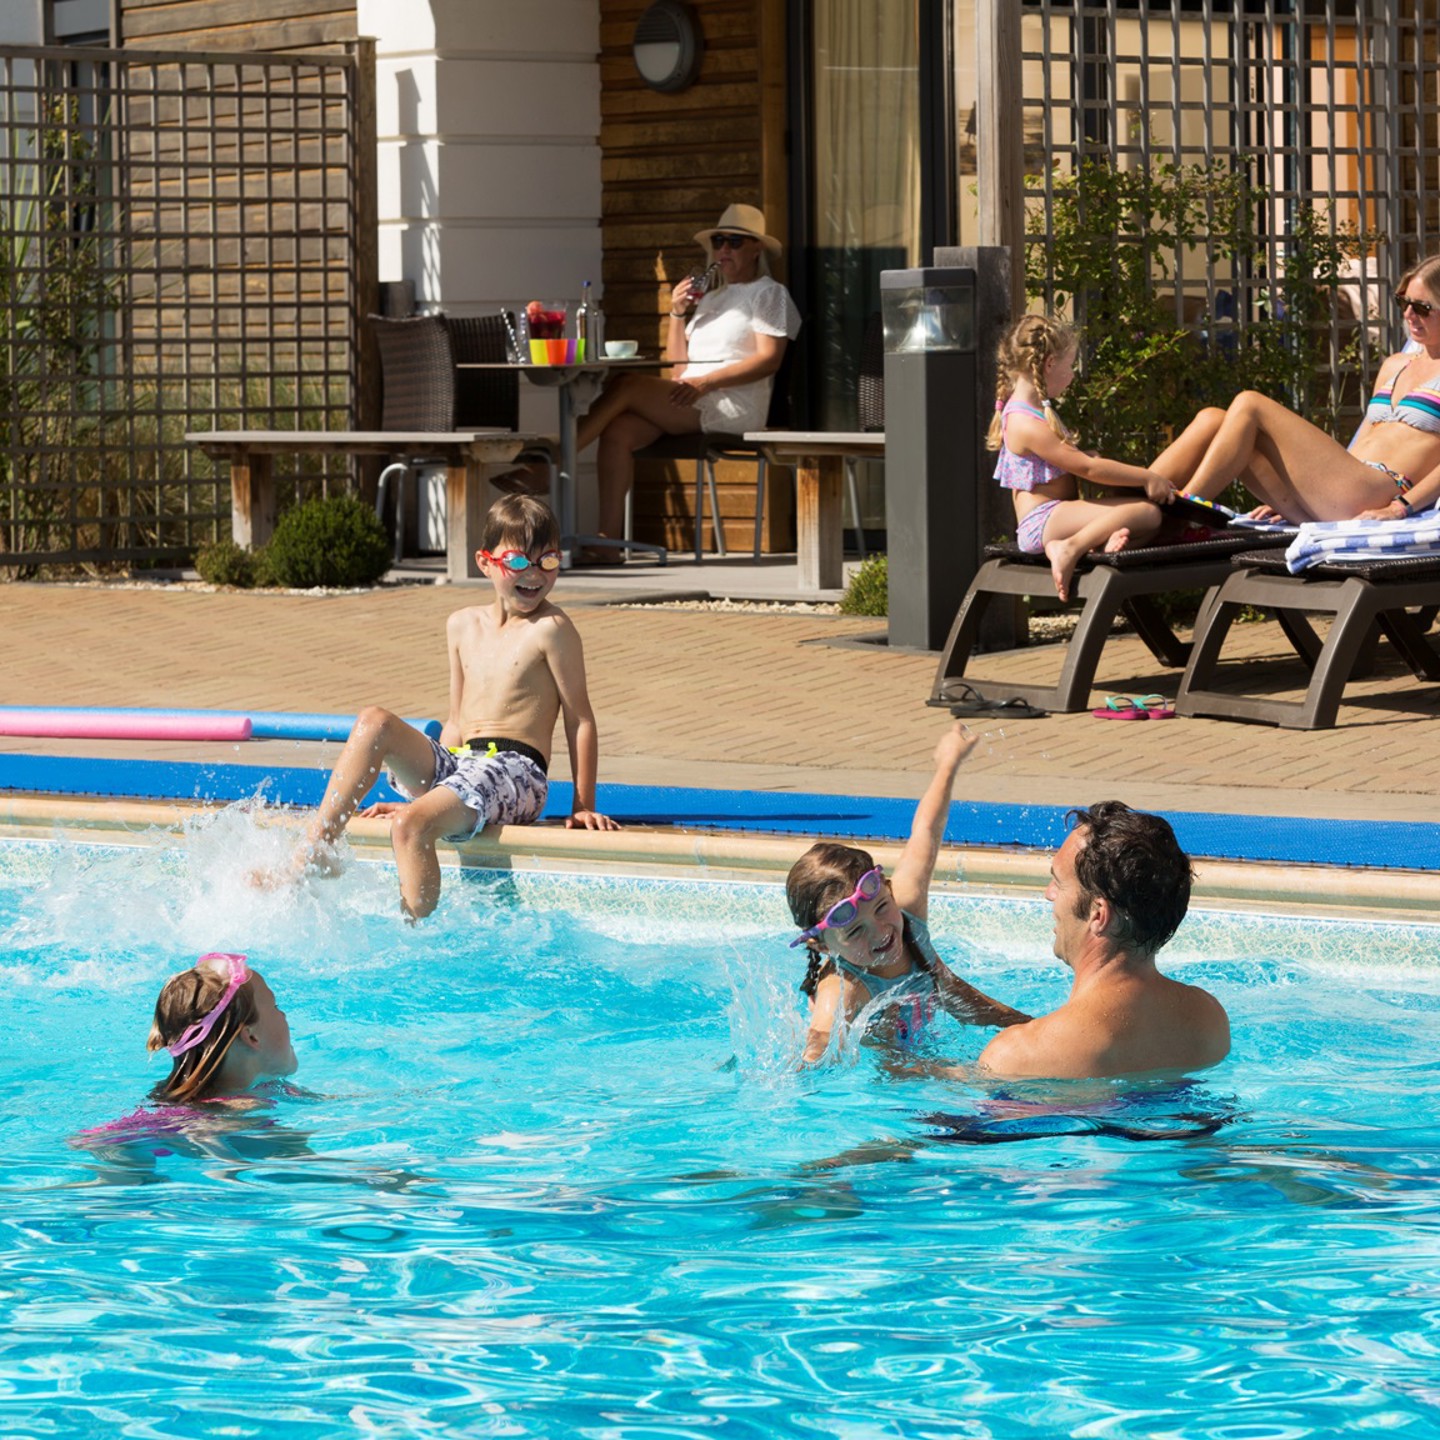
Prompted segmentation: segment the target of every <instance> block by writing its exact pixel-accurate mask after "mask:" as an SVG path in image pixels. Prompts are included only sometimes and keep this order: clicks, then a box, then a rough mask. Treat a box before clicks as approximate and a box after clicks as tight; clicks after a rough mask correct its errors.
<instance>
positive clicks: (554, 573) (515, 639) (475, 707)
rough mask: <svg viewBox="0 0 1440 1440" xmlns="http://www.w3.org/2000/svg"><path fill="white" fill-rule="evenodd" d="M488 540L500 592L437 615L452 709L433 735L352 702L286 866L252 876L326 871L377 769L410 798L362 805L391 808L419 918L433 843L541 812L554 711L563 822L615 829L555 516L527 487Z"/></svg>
mask: <svg viewBox="0 0 1440 1440" xmlns="http://www.w3.org/2000/svg"><path fill="white" fill-rule="evenodd" d="M483 539H484V549H482V550H480V551H478V552H477V554H476V559H477V561H478V563H479V566H480V573H481V574H482V575H484V576H485V577H486V579H488V580H489V581H490V582H491V584H493V585H494V587H495V598H494V600H493V602H491V603H490V604H488V605H470V606H467V607H466V608H465V609H463V610H457V611H456V612H455V613H454V614H453V615H451V617H450V619H449V621H448V622H447V623H446V627H445V639H446V645H447V648H448V649H449V652H450V713H449V716H448V718H447V719H446V721H445V725H444V728H443V729H442V730H441V732H440V738H439V740H432V739H430V738H429V737H428V736H426V735H423V734H422V733H421V732H420V731H419V730H416V729H415V728H414V727H413V726H411V725H408V724H406V722H405V721H404V720H402V719H401V718H400V717H399V716H398V715H393V714H391V712H390V711H388V710H382V709H381V708H380V707H379V706H371V707H369V708H368V709H366V710H363V711H361V712H360V714H359V715H358V716H357V717H356V721H355V728H354V730H352V731H351V732H350V738H349V739H348V740H347V741H346V742H345V748H344V749H343V750H342V751H341V752H340V759H339V761H338V762H337V763H336V766H335V770H334V772H333V773H332V774H331V776H330V784H329V786H328V787H327V788H326V791H325V798H324V799H323V800H322V801H321V802H320V808H319V810H318V811H316V813H315V817H314V819H313V820H312V821H311V822H310V824H309V826H308V827H307V829H306V832H305V838H304V840H303V841H302V842H301V844H300V846H299V847H298V848H297V850H296V851H295V855H294V858H293V859H292V861H291V864H290V865H289V866H288V867H287V868H286V869H285V870H284V871H281V872H278V873H277V872H272V873H265V874H260V875H257V876H256V877H255V878H256V880H257V882H258V883H260V884H262V885H270V884H274V883H276V882H277V881H281V880H284V879H287V878H298V877H300V876H301V875H303V874H305V873H307V872H312V871H313V872H315V873H319V874H334V873H335V871H336V869H337V864H336V858H335V849H334V847H335V842H336V841H337V840H338V839H339V838H340V836H341V834H342V833H343V831H344V829H345V826H346V824H347V823H348V822H349V820H350V817H351V816H352V815H354V814H355V813H356V810H357V808H358V806H359V804H360V801H361V800H362V799H363V798H364V796H365V795H366V794H367V792H368V791H369V790H370V787H371V786H372V785H373V784H374V783H375V779H376V777H377V776H378V775H379V773H380V771H381V769H382V767H383V768H385V769H387V770H388V771H389V772H390V777H389V778H390V781H391V783H392V784H393V785H394V786H395V788H396V789H397V790H399V791H400V792H401V793H402V794H404V795H408V796H409V797H411V798H410V800H409V801H408V802H406V803H402V804H394V803H381V804H377V805H371V806H369V807H367V808H366V809H365V810H363V811H361V812H360V813H361V814H362V815H364V816H367V817H369V816H376V815H388V816H390V817H391V821H390V839H391V844H392V845H393V846H394V849H395V862H396V864H397V865H398V866H399V869H400V903H401V904H402V905H403V906H404V909H405V913H406V914H407V915H409V916H410V918H411V919H414V920H419V919H423V918H424V917H425V916H426V915H428V914H430V912H431V911H432V910H434V908H435V906H436V904H437V902H438V901H439V899H440V861H439V858H438V857H437V855H436V853H435V845H436V842H437V841H439V840H442V839H443V840H452V841H463V840H468V839H469V838H470V837H471V836H472V835H474V834H476V833H477V832H478V831H479V830H481V829H482V828H483V827H484V826H486V825H529V824H532V823H533V822H534V821H536V820H538V819H539V818H540V813H541V811H542V810H543V809H544V808H545V797H546V793H547V790H548V780H547V777H546V772H547V770H548V768H549V765H550V747H551V743H552V740H553V737H554V733H555V720H556V718H557V716H559V715H561V714H563V715H564V717H565V740H566V743H567V745H568V747H569V750H570V773H571V775H572V777H573V780H574V787H575V798H574V803H573V805H572V808H571V814H570V816H569V818H568V819H567V820H566V822H565V824H566V826H567V828H570V829H576V828H582V829H586V830H618V829H619V828H620V827H619V826H618V825H617V824H616V823H615V822H614V821H613V820H611V819H610V818H609V817H608V816H606V815H601V814H600V813H599V812H598V811H597V810H596V809H595V773H596V766H597V762H598V757H599V744H598V738H597V733H596V728H595V714H594V711H592V710H591V708H590V697H589V694H588V692H587V690H586V687H585V657H584V654H583V652H582V650H581V646H580V636H579V634H578V633H577V631H576V629H575V626H574V625H573V624H572V623H571V621H570V618H569V617H568V616H567V615H566V614H565V612H564V611H563V610H561V609H560V608H559V607H558V606H556V605H552V604H551V603H550V592H551V590H553V589H554V588H555V581H556V579H557V578H558V576H559V572H560V527H559V525H558V524H557V523H556V520H555V515H554V512H553V511H551V509H550V507H549V506H548V505H546V504H545V502H544V501H543V500H537V499H535V498H533V497H532V496H528V495H507V496H505V497H504V498H502V499H500V500H498V501H497V502H496V503H495V504H494V505H492V506H491V507H490V512H489V514H488V515H486V517H485V530H484V536H483Z"/></svg>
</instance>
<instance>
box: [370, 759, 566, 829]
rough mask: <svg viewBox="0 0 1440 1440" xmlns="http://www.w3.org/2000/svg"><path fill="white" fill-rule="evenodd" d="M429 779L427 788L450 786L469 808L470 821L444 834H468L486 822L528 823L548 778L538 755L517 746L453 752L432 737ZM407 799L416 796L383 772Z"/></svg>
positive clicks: (537, 812) (539, 806) (547, 787)
mask: <svg viewBox="0 0 1440 1440" xmlns="http://www.w3.org/2000/svg"><path fill="white" fill-rule="evenodd" d="M430 745H431V747H432V748H433V749H434V751H435V779H434V781H433V782H432V784H431V787H430V788H431V789H432V790H439V789H442V788H443V789H445V790H452V791H454V793H455V794H456V795H457V796H458V797H459V799H460V802H461V804H463V805H464V806H465V807H466V809H468V810H471V811H473V812H474V815H475V823H474V824H473V825H471V826H470V827H469V828H468V829H465V830H457V831H456V832H455V833H454V834H453V835H447V836H446V837H445V838H446V839H447V840H452V841H460V840H468V839H470V837H471V836H472V835H474V834H476V833H477V832H478V831H480V830H483V829H484V828H485V826H487V825H533V824H534V823H535V821H537V820H538V819H539V818H540V814H541V812H542V811H543V810H544V809H545V797H546V796H547V795H548V794H549V793H550V782H549V780H548V779H547V778H546V775H545V771H544V769H543V768H542V767H541V765H540V764H539V762H538V761H536V760H534V759H532V758H531V757H530V756H529V755H522V754H521V753H520V752H519V751H518V750H503V749H497V750H496V751H495V753H494V754H493V755H490V754H487V753H485V751H483V750H462V751H461V752H460V754H458V755H456V754H453V753H452V752H451V751H449V750H447V749H446V748H445V747H444V746H443V745H442V744H441V743H440V742H439V741H438V740H436V739H434V738H433V737H432V738H431V740H430ZM386 778H387V779H388V780H389V781H390V783H391V784H392V785H393V786H394V787H395V788H396V789H397V790H398V791H399V792H400V793H401V794H402V795H404V796H405V797H406V798H407V799H410V800H414V799H416V798H417V797H416V796H415V795H413V794H411V792H410V791H409V790H407V789H406V788H405V787H404V786H403V785H402V784H400V782H399V781H398V780H397V779H396V778H395V777H394V775H388V776H387V777H386Z"/></svg>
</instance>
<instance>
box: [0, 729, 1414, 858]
mask: <svg viewBox="0 0 1440 1440" xmlns="http://www.w3.org/2000/svg"><path fill="white" fill-rule="evenodd" d="M328 778H329V772H328V770H323V769H303V768H300V767H289V768H280V769H270V768H267V767H265V766H260V765H212V764H202V763H176V762H170V761H162V760H93V759H77V758H73V757H70V756H55V755H19V754H0V791H24V792H31V793H39V794H50V795H92V796H99V797H114V798H120V797H126V798H134V799H168V800H207V801H211V802H218V803H223V804H228V803H231V802H233V801H236V800H244V799H249V798H251V797H254V796H257V795H258V796H262V797H263V798H264V799H265V800H266V801H267V802H268V803H270V804H278V805H303V806H313V805H318V804H319V803H320V800H321V798H322V796H323V795H324V793H325V782H326V780H327V779H328ZM571 793H572V792H571V787H570V786H569V785H568V784H567V783H565V782H563V781H556V782H554V783H553V784H552V785H551V787H550V803H549V806H548V807H547V809H546V812H545V814H546V818H547V819H549V820H560V819H563V818H564V817H565V816H566V815H568V814H569V813H570V802H571ZM398 798H399V797H398V796H397V795H396V794H395V793H394V791H392V790H391V789H390V787H389V786H388V785H385V784H383V783H382V784H380V785H377V786H376V787H375V789H374V790H372V791H371V792H370V795H369V796H368V797H367V799H368V800H370V801H374V800H394V799H398ZM601 800H602V803H603V805H604V807H605V810H606V813H607V814H610V815H612V816H614V817H615V819H617V820H618V821H619V822H620V823H621V824H622V825H645V826H652V827H656V828H661V829H664V828H673V829H717V830H741V831H751V832H756V833H762V834H784V835H795V836H802V837H811V838H819V837H821V836H834V837H840V838H848V839H856V840H860V841H862V842H863V841H866V840H876V841H879V840H891V841H894V840H903V839H904V838H905V837H906V836H907V835H908V834H909V832H910V819H911V816H912V815H913V814H914V811H915V802H914V801H913V800H893V799H884V798H874V797H865V796H853V795H817V794H796V793H791V792H787V793H781V794H775V793H771V792H768V791H744V790H702V789H682V788H678V787H676V788H661V787H658V786H645V785H606V786H604V787H603V789H602V794H601ZM1067 813H1068V807H1066V806H1062V805H989V804H980V803H978V802H974V801H964V800H961V801H956V802H955V803H954V804H952V805H951V807H950V816H949V820H948V822H947V824H946V828H945V838H946V840H947V841H948V842H949V843H950V844H952V845H988V846H996V847H999V848H1011V849H1026V850H1053V849H1055V848H1056V847H1058V846H1059V845H1060V844H1061V842H1062V841H1063V840H1064V838H1065V835H1066V833H1067V829H1068V826H1067V823H1066V818H1065V817H1066V815H1067ZM1161 813H1163V814H1164V815H1165V817H1166V819H1168V820H1169V821H1170V823H1171V824H1172V825H1173V826H1174V827H1175V833H1176V835H1177V836H1178V837H1179V840H1180V843H1181V845H1182V846H1184V848H1185V849H1186V850H1187V851H1188V852H1189V853H1190V854H1191V855H1194V856H1197V857H1204V858H1209V859H1227V860H1263V861H1272V862H1278V863H1288V864H1295V865H1357V866H1366V867H1371V868H1381V869H1384V868H1393V869H1404V870H1440V826H1435V825H1430V824H1422V823H1419V822H1414V823H1402V822H1393V821H1368V820H1312V819H1306V818H1301V817H1296V816H1264V815H1245V816H1236V815H1214V814H1207V813H1201V812H1192V811H1163V812H1161Z"/></svg>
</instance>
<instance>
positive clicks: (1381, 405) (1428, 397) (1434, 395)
mask: <svg viewBox="0 0 1440 1440" xmlns="http://www.w3.org/2000/svg"><path fill="white" fill-rule="evenodd" d="M1409 365H1410V362H1409V361H1408V360H1407V361H1406V362H1405V364H1404V365H1402V366H1401V367H1400V368H1399V369H1398V370H1397V371H1396V372H1395V375H1394V378H1393V379H1392V380H1391V381H1390V384H1389V386H1388V387H1387V388H1386V389H1384V390H1381V389H1380V388H1379V387H1378V386H1377V387H1376V390H1375V394H1374V396H1373V397H1372V398H1371V401H1370V403H1369V405H1367V406H1366V407H1365V418H1366V420H1368V421H1369V422H1370V424H1372V425H1392V424H1400V425H1412V426H1414V428H1415V429H1416V430H1423V431H1425V433H1426V434H1427V435H1440V388H1437V387H1440V377H1437V379H1436V380H1435V381H1434V382H1432V383H1431V384H1430V385H1417V386H1416V387H1415V389H1413V390H1412V391H1410V393H1409V394H1408V395H1402V396H1401V397H1400V399H1399V400H1398V401H1397V402H1396V403H1395V404H1391V402H1390V397H1391V396H1392V395H1393V394H1394V393H1395V386H1396V385H1397V384H1399V382H1400V377H1401V376H1402V375H1403V374H1404V373H1405V371H1406V370H1407V369H1408V368H1409Z"/></svg>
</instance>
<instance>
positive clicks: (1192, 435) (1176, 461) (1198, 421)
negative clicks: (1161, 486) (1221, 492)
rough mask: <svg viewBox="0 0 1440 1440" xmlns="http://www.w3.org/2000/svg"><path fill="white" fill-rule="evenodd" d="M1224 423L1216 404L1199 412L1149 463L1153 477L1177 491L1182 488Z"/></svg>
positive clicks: (1223, 412)
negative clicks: (1166, 482)
mask: <svg viewBox="0 0 1440 1440" xmlns="http://www.w3.org/2000/svg"><path fill="white" fill-rule="evenodd" d="M1224 422H1225V411H1223V410H1222V409H1221V408H1220V407H1219V406H1218V405H1208V406H1206V408H1205V409H1204V410H1202V411H1201V412H1200V413H1199V414H1198V415H1197V416H1196V417H1195V418H1194V419H1193V420H1192V421H1191V422H1190V423H1189V424H1188V425H1187V426H1186V427H1185V428H1184V429H1183V430H1182V431H1181V432H1180V433H1179V434H1178V435H1177V436H1176V437H1175V438H1174V439H1173V440H1172V441H1171V442H1170V443H1169V444H1168V445H1167V446H1166V447H1165V448H1164V449H1163V450H1162V451H1161V452H1160V453H1159V454H1158V455H1157V456H1156V457H1155V459H1154V460H1153V461H1151V463H1150V469H1152V470H1153V471H1154V472H1155V473H1156V474H1157V475H1163V476H1164V477H1165V478H1166V479H1167V480H1168V481H1169V482H1170V483H1171V484H1172V485H1173V486H1174V487H1175V488H1176V489H1177V490H1178V489H1180V488H1181V487H1182V486H1183V485H1185V484H1186V483H1187V482H1188V481H1189V479H1190V477H1191V476H1192V475H1193V474H1194V473H1195V471H1196V470H1197V469H1198V468H1199V465H1200V462H1201V461H1202V460H1203V459H1204V458H1205V452H1206V451H1207V450H1209V448H1210V444H1211V442H1212V441H1213V440H1214V439H1215V437H1216V435H1218V434H1219V433H1220V427H1221V425H1223V424H1224Z"/></svg>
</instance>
